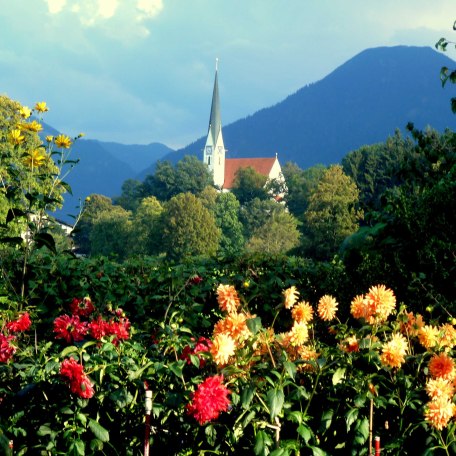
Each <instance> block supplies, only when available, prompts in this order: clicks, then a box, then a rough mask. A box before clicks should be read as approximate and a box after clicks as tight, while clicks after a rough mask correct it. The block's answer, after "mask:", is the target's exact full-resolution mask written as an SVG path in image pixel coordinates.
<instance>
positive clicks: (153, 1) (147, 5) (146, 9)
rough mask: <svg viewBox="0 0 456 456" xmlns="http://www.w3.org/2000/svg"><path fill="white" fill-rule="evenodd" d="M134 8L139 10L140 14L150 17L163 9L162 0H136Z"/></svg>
mask: <svg viewBox="0 0 456 456" xmlns="http://www.w3.org/2000/svg"><path fill="white" fill-rule="evenodd" d="M136 8H137V9H138V10H139V11H140V12H141V16H144V17H147V18H151V17H155V16H157V15H158V14H160V12H161V11H162V9H163V1H162V0H138V2H137V3H136Z"/></svg>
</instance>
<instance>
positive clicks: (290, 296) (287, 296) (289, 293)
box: [282, 285, 299, 309]
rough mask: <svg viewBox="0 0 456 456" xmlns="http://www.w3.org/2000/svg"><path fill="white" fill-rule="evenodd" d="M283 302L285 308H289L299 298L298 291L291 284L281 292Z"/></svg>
mask: <svg viewBox="0 0 456 456" xmlns="http://www.w3.org/2000/svg"><path fill="white" fill-rule="evenodd" d="M282 294H283V297H284V302H285V309H291V308H292V307H293V306H294V305H295V304H296V302H297V301H298V299H299V292H298V290H297V289H296V287H295V286H294V285H293V286H291V287H290V288H287V289H286V290H284V291H283V292H282Z"/></svg>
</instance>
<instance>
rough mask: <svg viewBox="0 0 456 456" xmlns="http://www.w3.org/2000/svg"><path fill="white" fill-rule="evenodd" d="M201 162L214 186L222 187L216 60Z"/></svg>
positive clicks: (222, 158) (221, 151)
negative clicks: (206, 167)
mask: <svg viewBox="0 0 456 456" xmlns="http://www.w3.org/2000/svg"><path fill="white" fill-rule="evenodd" d="M203 155H204V156H203V161H204V163H206V164H207V166H208V167H209V170H210V171H212V173H213V175H214V185H216V186H218V187H220V188H221V187H223V182H224V180H225V146H224V144H223V135H222V120H221V116H220V96H219V88H218V59H216V63H215V79H214V90H213V91H212V105H211V115H210V118H209V129H208V133H207V139H206V145H205V147H204V154H203Z"/></svg>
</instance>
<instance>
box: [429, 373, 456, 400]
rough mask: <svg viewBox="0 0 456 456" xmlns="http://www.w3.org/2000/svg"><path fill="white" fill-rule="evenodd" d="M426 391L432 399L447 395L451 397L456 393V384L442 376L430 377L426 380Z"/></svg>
mask: <svg viewBox="0 0 456 456" xmlns="http://www.w3.org/2000/svg"><path fill="white" fill-rule="evenodd" d="M426 393H427V394H428V396H429V397H430V398H431V399H435V398H437V397H446V398H448V399H451V398H452V397H453V394H454V385H453V384H452V383H451V382H450V380H448V379H445V378H442V377H438V378H430V379H429V380H428V381H427V382H426Z"/></svg>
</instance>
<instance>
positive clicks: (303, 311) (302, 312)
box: [291, 301, 313, 323]
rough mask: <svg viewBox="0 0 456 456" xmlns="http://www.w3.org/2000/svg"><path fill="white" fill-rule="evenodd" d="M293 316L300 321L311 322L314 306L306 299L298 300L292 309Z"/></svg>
mask: <svg viewBox="0 0 456 456" xmlns="http://www.w3.org/2000/svg"><path fill="white" fill-rule="evenodd" d="M291 316H292V317H293V320H294V321H297V322H299V323H309V322H311V321H312V318H313V309H312V306H311V305H310V304H309V303H308V302H305V301H301V302H298V303H297V304H296V305H295V306H294V307H293V308H292V309H291Z"/></svg>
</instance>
